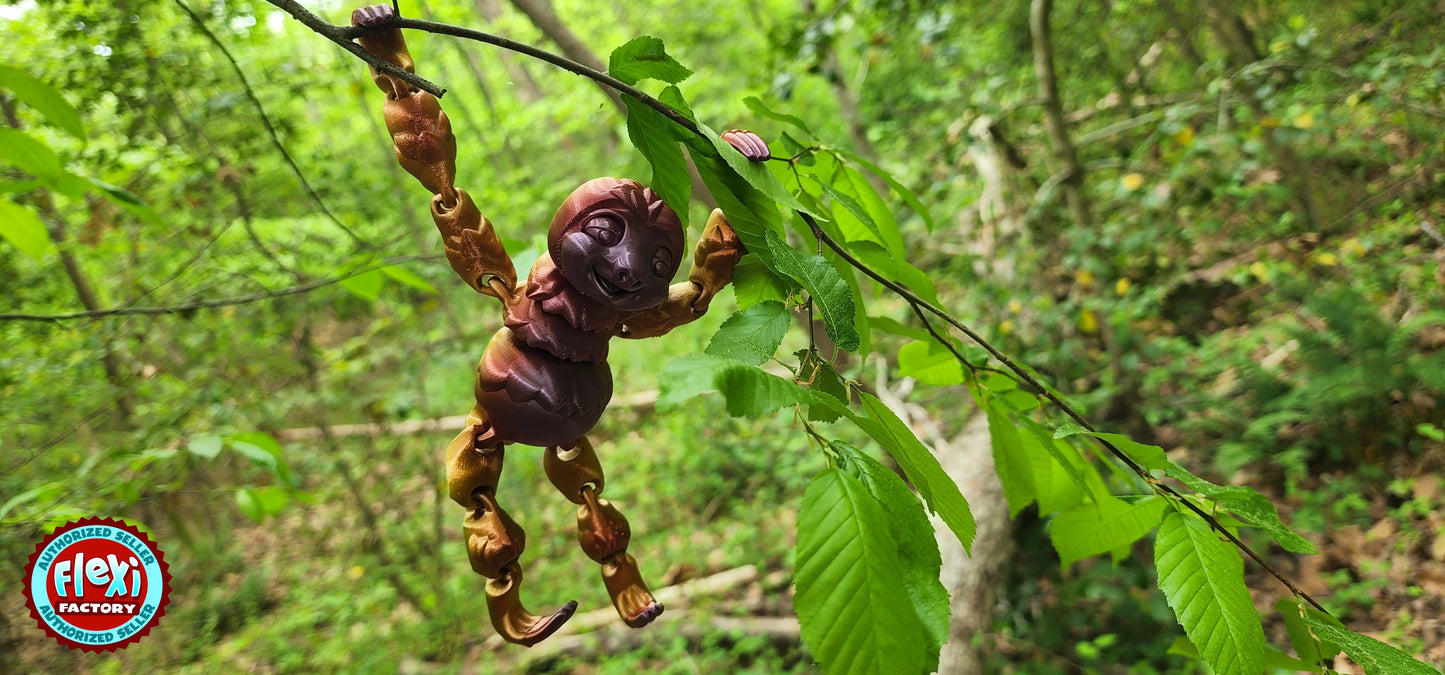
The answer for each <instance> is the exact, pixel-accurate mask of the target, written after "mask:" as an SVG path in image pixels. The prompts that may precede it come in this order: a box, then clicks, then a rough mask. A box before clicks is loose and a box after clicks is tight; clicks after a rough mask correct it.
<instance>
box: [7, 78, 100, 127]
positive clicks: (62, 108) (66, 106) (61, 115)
mask: <svg viewBox="0 0 1445 675" xmlns="http://www.w3.org/2000/svg"><path fill="white" fill-rule="evenodd" d="M0 88H4V89H9V90H10V93H12V94H15V98H18V99H20V100H21V101H24V102H25V104H26V105H28V106H30V107H32V108H34V109H35V110H36V111H37V112H39V113H40V114H41V115H44V116H45V119H46V120H47V121H49V122H50V123H51V124H54V125H55V126H57V127H60V128H61V129H64V130H65V132H66V133H68V134H70V135H71V136H74V137H76V138H78V139H80V140H82V141H83V140H85V125H83V124H81V122H80V113H78V112H76V111H75V106H72V105H70V102H69V101H67V100H65V97H64V96H62V95H61V93H60V91H59V90H58V89H56V88H55V87H52V86H50V85H49V84H47V83H46V82H45V81H44V80H41V79H39V78H37V77H34V76H32V75H30V74H29V73H27V72H25V71H23V70H20V69H19V68H14V67H11V66H6V65H0Z"/></svg>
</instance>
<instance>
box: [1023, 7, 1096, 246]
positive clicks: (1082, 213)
mask: <svg viewBox="0 0 1445 675" xmlns="http://www.w3.org/2000/svg"><path fill="white" fill-rule="evenodd" d="M1053 7H1054V2H1053V0H1033V5H1032V7H1031V9H1030V12H1029V29H1030V32H1031V33H1032V34H1033V42H1034V72H1035V74H1036V75H1037V76H1038V78H1039V98H1041V99H1043V104H1044V126H1045V127H1046V128H1047V129H1048V132H1049V145H1050V146H1052V148H1053V152H1054V158H1055V159H1056V160H1057V161H1058V162H1059V163H1060V164H1062V165H1063V169H1062V171H1063V174H1064V180H1063V184H1062V186H1063V189H1064V198H1065V199H1066V200H1067V201H1068V204H1069V214H1070V216H1071V217H1073V219H1074V224H1075V226H1082V227H1089V226H1091V225H1092V224H1093V218H1092V216H1091V215H1090V213H1089V202H1088V199H1087V198H1086V197H1085V196H1084V167H1083V166H1082V165H1080V164H1079V155H1078V152H1077V151H1076V150H1075V149H1074V144H1073V142H1072V141H1071V140H1069V127H1068V124H1067V122H1066V121H1065V120H1064V106H1063V103H1062V102H1060V101H1059V82H1058V78H1057V76H1056V75H1055V73H1054V43H1053V38H1052V36H1051V35H1050V33H1049V13H1050V12H1052V11H1053Z"/></svg>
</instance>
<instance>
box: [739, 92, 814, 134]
mask: <svg viewBox="0 0 1445 675" xmlns="http://www.w3.org/2000/svg"><path fill="white" fill-rule="evenodd" d="M743 105H745V106H747V107H748V110H751V111H753V112H754V113H756V114H758V115H761V116H763V117H766V118H768V119H773V120H777V121H779V122H784V123H786V124H791V125H793V126H795V127H797V128H798V129H800V130H802V132H803V133H805V134H807V135H809V136H812V135H813V131H812V130H811V129H809V128H808V123H807V122H804V121H803V118H801V117H797V116H795V115H789V114H787V113H780V112H776V111H774V110H773V109H772V108H769V107H768V106H767V104H765V103H763V101H762V99H760V98H758V97H756V96H749V97H747V98H744V99H743Z"/></svg>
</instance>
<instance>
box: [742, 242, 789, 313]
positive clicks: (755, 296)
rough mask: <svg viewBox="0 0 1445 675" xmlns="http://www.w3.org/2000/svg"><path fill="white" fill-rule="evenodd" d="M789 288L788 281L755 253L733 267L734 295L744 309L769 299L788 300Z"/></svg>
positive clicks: (749, 254) (747, 255)
mask: <svg viewBox="0 0 1445 675" xmlns="http://www.w3.org/2000/svg"><path fill="white" fill-rule="evenodd" d="M788 290H789V289H788V282H787V281H786V280H784V279H783V278H781V277H779V276H778V275H776V274H774V273H773V271H772V270H770V269H768V267H767V266H766V265H764V264H763V261H762V259H761V258H759V257H758V256H757V255H755V254H753V253H748V254H746V255H744V256H743V257H742V259H740V260H738V264H737V265H736V266H734V267H733V297H735V298H737V301H738V307H740V308H742V309H747V308H749V307H752V306H753V305H756V304H758V303H760V302H767V301H769V300H778V301H781V300H786V299H787V297H788Z"/></svg>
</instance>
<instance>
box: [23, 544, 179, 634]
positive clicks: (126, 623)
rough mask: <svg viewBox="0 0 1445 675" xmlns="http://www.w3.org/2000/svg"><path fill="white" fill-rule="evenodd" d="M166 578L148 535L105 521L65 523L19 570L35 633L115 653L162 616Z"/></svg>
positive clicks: (167, 593) (167, 572)
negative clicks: (22, 572) (38, 632)
mask: <svg viewBox="0 0 1445 675" xmlns="http://www.w3.org/2000/svg"><path fill="white" fill-rule="evenodd" d="M170 593H171V573H170V568H169V567H168V566H167V565H166V561H165V560H164V559H163V558H162V557H161V550H160V548H158V547H157V546H156V545H155V543H153V542H152V541H151V540H150V538H149V537H147V536H146V535H145V534H143V533H142V532H141V531H140V530H137V529H136V528H134V527H131V526H130V525H127V524H125V523H123V522H121V521H119V520H115V519H112V518H83V519H81V520H78V521H75V522H70V523H66V525H65V526H64V527H61V528H59V529H57V530H56V531H55V532H54V533H52V534H51V535H50V536H48V537H46V538H45V539H44V540H42V541H41V542H40V544H39V545H37V546H36V547H35V553H33V554H31V556H30V563H29V564H28V565H26V566H25V605H26V606H27V607H29V608H30V615H31V616H33V617H35V621H36V622H37V623H39V624H40V628H41V629H42V630H44V631H45V632H47V633H49V634H50V636H51V637H53V638H55V639H56V640H58V641H60V644H63V645H65V646H67V647H70V648H71V649H77V648H78V649H82V650H84V651H87V652H101V651H107V652H108V651H115V650H117V649H121V648H123V647H125V646H126V645H128V644H130V643H132V642H135V641H136V640H139V639H141V638H142V637H144V636H145V635H146V633H149V632H150V630H151V627H152V626H154V625H156V622H158V621H160V618H161V615H163V614H165V611H166V603H168V602H170Z"/></svg>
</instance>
